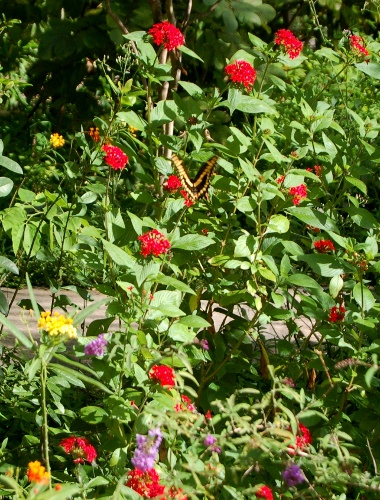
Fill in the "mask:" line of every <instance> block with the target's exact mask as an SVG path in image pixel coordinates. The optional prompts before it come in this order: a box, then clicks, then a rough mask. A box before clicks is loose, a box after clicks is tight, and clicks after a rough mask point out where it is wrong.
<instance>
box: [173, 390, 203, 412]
mask: <svg viewBox="0 0 380 500" xmlns="http://www.w3.org/2000/svg"><path fill="white" fill-rule="evenodd" d="M181 399H182V401H183V403H184V405H183V404H182V403H177V404H176V405H175V406H174V409H175V411H177V412H178V411H185V410H189V411H191V412H192V413H194V412H196V411H197V409H196V408H195V406H194V403H193V402H192V401H191V399H190V398H189V397H188V396H185V394H182V396H181Z"/></svg>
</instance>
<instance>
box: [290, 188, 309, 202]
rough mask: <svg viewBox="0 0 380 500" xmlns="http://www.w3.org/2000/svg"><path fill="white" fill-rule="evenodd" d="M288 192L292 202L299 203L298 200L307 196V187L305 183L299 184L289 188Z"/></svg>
mask: <svg viewBox="0 0 380 500" xmlns="http://www.w3.org/2000/svg"><path fill="white" fill-rule="evenodd" d="M289 193H290V194H291V195H292V196H293V204H294V205H299V204H300V201H301V200H302V199H303V198H306V197H307V187H306V185H305V184H300V185H299V186H294V187H292V188H290V189H289Z"/></svg>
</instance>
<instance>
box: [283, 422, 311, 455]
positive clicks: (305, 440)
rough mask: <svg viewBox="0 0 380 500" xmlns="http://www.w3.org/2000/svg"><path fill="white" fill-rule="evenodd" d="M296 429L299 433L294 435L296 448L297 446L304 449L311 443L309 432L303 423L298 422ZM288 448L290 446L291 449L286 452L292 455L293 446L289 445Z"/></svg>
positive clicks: (293, 452)
mask: <svg viewBox="0 0 380 500" xmlns="http://www.w3.org/2000/svg"><path fill="white" fill-rule="evenodd" d="M298 429H299V435H298V436H296V448H298V449H299V450H304V449H305V448H306V447H307V446H308V445H309V444H311V443H312V441H313V439H312V437H311V432H310V431H309V429H308V428H307V427H306V426H305V425H303V424H301V423H299V424H298ZM289 448H291V450H288V453H289V454H290V455H294V454H295V451H294V446H293V445H290V446H289Z"/></svg>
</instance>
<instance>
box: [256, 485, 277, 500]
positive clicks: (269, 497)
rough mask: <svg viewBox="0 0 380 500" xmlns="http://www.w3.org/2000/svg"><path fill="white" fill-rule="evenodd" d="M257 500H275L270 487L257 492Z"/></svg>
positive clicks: (263, 487)
mask: <svg viewBox="0 0 380 500" xmlns="http://www.w3.org/2000/svg"><path fill="white" fill-rule="evenodd" d="M255 495H256V498H265V499H266V500H273V493H272V490H271V489H270V488H269V486H261V488H259V489H258V490H257V491H255Z"/></svg>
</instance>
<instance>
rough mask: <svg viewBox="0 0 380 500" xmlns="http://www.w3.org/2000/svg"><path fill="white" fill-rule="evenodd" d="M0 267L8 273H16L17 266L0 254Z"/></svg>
mask: <svg viewBox="0 0 380 500" xmlns="http://www.w3.org/2000/svg"><path fill="white" fill-rule="evenodd" d="M0 267H2V268H3V269H5V270H6V271H8V272H10V273H13V274H18V267H17V266H16V264H15V263H14V262H12V261H11V260H10V259H7V257H3V256H0Z"/></svg>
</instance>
